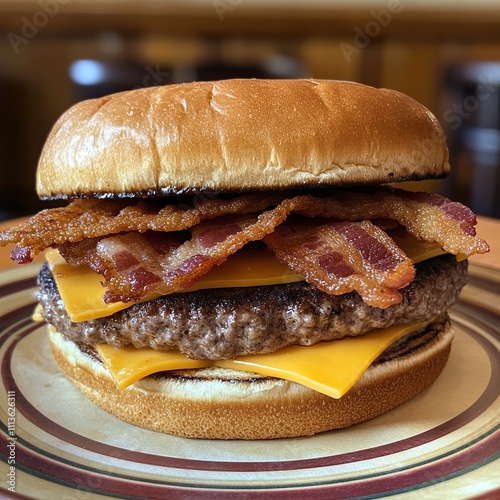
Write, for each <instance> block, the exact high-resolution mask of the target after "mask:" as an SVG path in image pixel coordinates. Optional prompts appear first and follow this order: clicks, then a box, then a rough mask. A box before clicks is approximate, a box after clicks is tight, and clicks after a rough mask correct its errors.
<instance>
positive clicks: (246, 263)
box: [46, 244, 304, 322]
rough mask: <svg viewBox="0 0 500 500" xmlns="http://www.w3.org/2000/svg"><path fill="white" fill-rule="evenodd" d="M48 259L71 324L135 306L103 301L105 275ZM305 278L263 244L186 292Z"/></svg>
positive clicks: (53, 255)
mask: <svg viewBox="0 0 500 500" xmlns="http://www.w3.org/2000/svg"><path fill="white" fill-rule="evenodd" d="M46 259H47V261H48V263H49V266H50V269H51V271H52V274H53V275H54V279H55V281H56V283H57V287H58V289H59V293H60V294H61V298H62V300H63V303H64V307H65V308H66V312H67V313H68V315H69V317H70V319H71V321H74V322H79V321H88V320H90V319H96V318H103V317H106V316H110V315H111V314H113V313H115V312H117V311H121V310H122V309H126V308H127V307H130V306H131V305H132V304H133V303H130V302H129V303H124V302H116V303H112V304H106V303H105V302H104V300H103V297H104V292H105V289H104V288H103V286H102V285H101V281H102V276H100V275H99V274H97V273H95V272H94V271H92V270H91V269H90V268H89V267H86V266H82V267H74V266H70V265H69V264H68V263H67V262H66V261H65V260H64V259H63V258H62V257H61V255H60V254H59V252H58V251H57V250H53V249H50V250H48V251H47V252H46ZM303 279H304V277H303V276H301V275H300V274H295V273H293V272H292V271H290V269H288V268H287V267H286V266H283V265H282V264H280V263H279V262H278V261H277V260H276V259H275V257H274V254H273V253H272V252H271V251H270V250H268V249H267V247H265V246H264V245H262V244H256V245H253V244H249V245H246V246H245V247H243V248H242V249H241V250H239V251H238V252H236V253H234V254H232V255H230V256H229V258H228V259H227V260H226V261H225V262H224V263H223V264H221V265H220V266H214V267H213V268H212V269H211V270H210V271H209V272H208V273H207V274H206V275H204V276H202V277H201V278H200V279H199V280H198V281H197V282H196V283H195V284H194V285H193V286H191V287H190V288H187V289H186V290H184V292H189V291H193V290H200V289H203V288H228V287H237V286H256V285H276V284H281V283H291V282H294V281H302V280H303ZM156 297H158V295H157V294H155V295H150V296H148V297H146V298H145V299H144V300H152V299H154V298H156Z"/></svg>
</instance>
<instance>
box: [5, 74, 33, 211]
mask: <svg viewBox="0 0 500 500" xmlns="http://www.w3.org/2000/svg"><path fill="white" fill-rule="evenodd" d="M27 95H28V89H27V88H26V86H25V85H23V84H22V83H21V82H19V81H15V80H12V79H9V78H7V77H4V78H2V79H0V219H2V220H3V219H10V218H13V217H19V216H21V215H25V214H28V213H29V212H30V211H31V210H32V207H33V202H34V200H35V199H36V196H35V193H34V192H33V187H32V186H33V183H34V179H32V178H27V177H30V175H29V173H30V172H31V171H32V169H30V160H31V159H30V158H29V157H28V156H29V155H27V153H26V151H27V143H28V142H29V141H30V139H31V138H30V137H29V131H30V128H29V126H28V124H27V123H26V122H25V120H24V117H26V116H30V114H29V111H30V110H29V109H28V106H27V104H26V102H27Z"/></svg>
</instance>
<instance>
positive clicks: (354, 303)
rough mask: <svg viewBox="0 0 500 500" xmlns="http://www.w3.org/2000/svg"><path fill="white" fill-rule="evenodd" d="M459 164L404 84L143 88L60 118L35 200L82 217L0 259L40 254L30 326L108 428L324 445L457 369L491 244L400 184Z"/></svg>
mask: <svg viewBox="0 0 500 500" xmlns="http://www.w3.org/2000/svg"><path fill="white" fill-rule="evenodd" d="M449 168H450V167H449V163H448V151H447V148H446V145H445V138H444V135H443V132H442V130H441V127H440V126H439V124H438V122H437V120H436V118H435V117H434V116H433V115H432V114H431V113H430V112H429V111H428V110H427V109H426V108H425V107H423V106H422V105H420V104H418V103H417V102H415V101H414V100H413V99H411V98H409V97H408V96H405V95H403V94H401V93H398V92H395V91H391V90H386V89H375V88H372V87H368V86H364V85H361V84H357V83H349V82H339V81H325V80H238V79H237V80H226V81H219V82H195V83H189V84H179V85H167V86H162V87H152V88H145V89H139V90H133V91H130V92H122V93H119V94H114V95H110V96H107V97H103V98H100V99H93V100H88V101H84V102H80V103H78V104H76V105H75V106H73V107H72V108H70V109H69V110H68V111H67V112H66V113H65V114H63V116H62V117H61V118H60V119H59V120H58V122H57V123H56V124H55V126H54V128H53V130H52V131H51V133H50V135H49V137H48V139H47V142H46V144H45V146H44V149H43V151H42V154H41V158H40V162H39V166H38V171H37V192H38V195H39V196H40V198H42V199H45V200H68V202H69V203H68V205H67V206H65V207H63V208H52V209H46V210H44V211H42V212H40V213H39V214H37V215H35V216H33V217H31V218H30V219H29V220H28V221H26V222H23V223H21V224H20V225H18V226H16V227H13V228H12V229H10V230H8V231H4V232H3V233H1V235H0V244H2V245H5V244H8V243H13V244H15V247H14V249H13V250H12V254H11V257H12V259H13V260H15V261H16V262H18V263H20V264H22V263H27V262H30V261H31V260H32V258H33V256H34V255H36V254H38V253H39V252H42V251H46V263H45V264H44V265H43V267H42V269H41V271H40V274H39V277H38V284H39V287H40V290H39V294H38V300H39V306H38V308H37V311H36V313H35V316H36V317H37V318H38V319H39V320H44V321H46V322H47V324H48V330H49V339H50V345H51V348H52V352H53V355H54V358H55V360H56V361H57V363H58V365H59V366H60V368H61V369H62V371H63V372H64V373H65V374H66V375H67V376H68V377H69V379H70V380H71V381H72V382H73V383H74V384H75V385H76V386H77V387H78V388H79V389H80V390H81V391H82V392H83V393H84V394H85V395H86V396H87V397H88V398H89V399H91V400H92V401H93V402H94V403H96V404H97V405H98V406H100V407H102V408H103V409H105V410H106V411H108V412H109V413H112V414H114V415H116V416H117V417H119V418H120V419H122V420H125V421H127V422H130V423H132V424H136V425H140V426H143V427H146V428H149V429H153V430H156V431H160V432H164V433H169V434H174V435H179V436H186V437H195V438H210V439H268V438H280V437H296V436H305V435H311V434H315V433H318V432H323V431H328V430H332V429H339V428H343V427H347V426H350V425H352V424H356V423H359V422H363V421H365V420H367V419H371V418H374V417H376V416H378V415H381V414H382V413H384V412H387V411H389V410H391V409H393V408H395V407H397V406H398V405H401V404H403V403H405V402H406V401H408V400H410V399H411V398H413V397H415V396H416V395H417V394H419V393H421V392H422V391H424V390H425V389H426V388H428V387H429V386H430V385H431V384H432V383H433V382H434V380H435V379H436V378H437V377H438V375H439V374H440V373H441V371H442V370H443V368H444V366H445V364H446V362H447V359H448V355H449V352H450V346H451V343H452V338H453V331H452V328H450V320H449V317H448V314H447V311H448V309H449V308H450V306H451V305H452V304H453V303H454V302H455V301H456V300H457V298H458V295H459V293H460V290H461V288H462V287H463V285H464V284H465V282H466V279H467V257H468V256H470V255H472V254H475V253H485V252H487V251H488V245H487V244H486V243H485V242H484V241H483V240H481V239H480V238H478V237H476V236H475V229H474V226H475V224H476V218H475V216H474V214H473V213H472V212H471V211H470V210H469V209H468V208H467V207H465V206H463V205H461V204H459V203H455V202H452V201H450V200H448V199H446V198H444V197H442V196H440V195H437V194H430V193H427V192H414V191H407V190H402V189H400V188H398V187H395V183H398V182H402V181H410V180H411V181H417V180H425V179H436V178H442V177H444V176H446V175H447V174H448V172H449ZM396 186H397V184H396Z"/></svg>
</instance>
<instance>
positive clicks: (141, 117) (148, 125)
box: [37, 80, 449, 198]
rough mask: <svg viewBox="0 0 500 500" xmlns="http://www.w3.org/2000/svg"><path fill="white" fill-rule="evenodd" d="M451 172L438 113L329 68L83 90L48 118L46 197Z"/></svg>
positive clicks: (40, 184) (42, 181) (42, 178)
mask: <svg viewBox="0 0 500 500" xmlns="http://www.w3.org/2000/svg"><path fill="white" fill-rule="evenodd" d="M448 172H449V164H448V151H447V148H446V145H445V139H444V135H443V132H442V130H441V127H440V125H439V124H438V122H437V120H436V119H435V117H434V116H433V115H432V114H431V113H430V112H429V111H428V110H427V109H426V108H425V107H424V106H422V105H420V104H418V103H417V102H415V101H414V100H413V99H411V98H410V97H408V96H406V95H404V94H401V93H399V92H396V91H392V90H386V89H375V88H373V87H368V86H365V85H361V84H357V83H351V82H339V81H327V80H225V81H220V82H195V83H190V84H180V85H167V86H162V87H150V88H145V89H139V90H133V91H129V92H122V93H119V94H114V95H111V96H107V97H103V98H100V99H95V100H88V101H84V102H80V103H78V104H76V105H75V106H73V107H72V108H70V109H69V110H68V111H67V112H66V113H65V114H64V115H63V116H62V117H61V118H60V119H59V120H58V122H57V123H56V124H55V126H54V128H53V130H52V131H51V133H50V135H49V137H48V139H47V142H46V144H45V147H44V149H43V151H42V155H41V158H40V162H39V166H38V174H37V191H38V194H39V196H40V197H41V198H68V197H77V196H90V197H93V196H97V197H106V196H124V195H129V196H130V195H134V194H148V195H154V194H176V193H182V192H194V191H199V190H209V191H249V190H265V189H286V188H296V187H308V186H317V185H339V184H344V185H356V184H366V183H385V182H396V181H403V180H412V179H415V180H417V179H425V178H428V177H443V176H445V175H447V173H448Z"/></svg>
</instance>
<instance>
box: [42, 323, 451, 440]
mask: <svg viewBox="0 0 500 500" xmlns="http://www.w3.org/2000/svg"><path fill="white" fill-rule="evenodd" d="M445 324H446V327H445V328H444V329H443V328H442V326H443V325H442V324H440V325H439V327H437V326H436V327H435V328H434V330H435V331H434V332H433V334H432V335H431V336H430V340H429V341H427V342H425V343H424V344H423V345H420V346H419V347H418V348H415V349H410V350H409V351H407V352H406V353H405V354H403V355H401V356H397V357H390V358H389V360H388V361H383V362H379V363H376V364H374V365H372V366H371V367H370V368H369V369H368V370H367V371H366V372H365V373H364V374H363V376H362V377H361V378H360V379H359V380H358V382H357V383H356V384H355V385H354V387H353V388H352V389H351V390H350V391H349V392H348V393H347V394H346V395H345V396H343V397H342V398H340V399H333V398H330V397H328V396H325V395H323V394H320V393H318V392H316V391H313V390H312V389H308V388H307V387H304V386H302V385H300V384H297V383H294V382H290V381H287V380H281V379H277V378H271V377H266V376H261V375H257V374H254V373H245V372H240V371H234V370H227V369H222V368H203V369H198V370H181V371H175V372H164V373H162V374H158V375H157V376H156V375H153V376H149V377H146V378H145V379H142V380H140V381H138V382H135V383H134V384H132V385H131V386H129V387H127V388H126V389H124V390H120V389H119V388H118V387H117V385H116V383H115V382H114V379H113V378H112V377H111V375H110V374H109V372H108V371H107V370H106V368H105V367H104V366H103V365H102V363H101V362H100V361H99V360H98V359H97V358H96V357H95V356H94V355H92V354H91V353H88V352H84V351H82V350H80V348H79V347H78V345H77V344H75V343H74V342H72V341H70V340H68V339H67V338H66V337H64V336H63V335H61V334H60V333H58V332H56V331H55V330H54V329H53V328H50V327H49V332H50V344H51V348H52V352H53V355H54V358H55V359H56V361H57V363H58V364H59V366H60V367H61V369H62V370H63V372H64V373H65V374H66V375H67V376H68V377H69V378H70V379H71V381H72V382H73V383H74V384H75V385H76V386H77V387H78V388H79V389H80V390H81V391H82V392H83V394H85V395H86V396H87V397H88V398H89V399H90V400H91V401H93V402H94V403H95V404H96V405H98V406H100V407H101V408H103V409H104V410H106V411H107V412H109V413H111V414H113V415H115V416H117V417H118V418H120V419H122V420H124V421H126V422H129V423H131V424H135V425H137V426H140V427H144V428H147V429H151V430H154V431H159V432H163V433H167V434H174V435H177V436H183V437H190V438H205V439H273V438H286V437H299V436H306V435H312V434H316V433H319V432H324V431H329V430H333V429H340V428H344V427H348V426H350V425H353V424H357V423H360V422H363V421H365V420H369V419H371V418H374V417H377V416H379V415H381V414H383V413H385V412H387V411H389V410H391V409H393V408H395V407H397V406H399V405H401V404H403V403H405V402H407V401H409V400H410V399H412V398H414V397H415V396H416V395H417V394H419V393H421V392H422V391H423V390H425V389H426V388H427V387H429V386H430V385H431V384H432V383H433V382H434V381H435V379H436V378H437V377H438V376H439V374H440V373H441V371H442V370H443V368H444V366H445V364H446V362H447V360H448V356H449V352H450V347H451V341H452V338H453V334H452V332H451V330H450V329H449V322H447V323H445ZM427 330H429V328H428V329H427ZM431 330H432V328H431Z"/></svg>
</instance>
